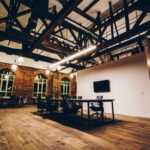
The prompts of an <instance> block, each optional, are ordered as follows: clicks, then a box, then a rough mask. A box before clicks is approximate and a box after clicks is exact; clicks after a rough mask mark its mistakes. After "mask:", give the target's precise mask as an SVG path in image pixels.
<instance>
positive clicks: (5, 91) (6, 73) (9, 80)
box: [0, 69, 14, 98]
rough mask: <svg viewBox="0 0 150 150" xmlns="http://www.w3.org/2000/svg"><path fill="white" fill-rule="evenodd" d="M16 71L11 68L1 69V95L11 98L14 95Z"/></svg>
mask: <svg viewBox="0 0 150 150" xmlns="http://www.w3.org/2000/svg"><path fill="white" fill-rule="evenodd" d="M13 84H14V73H13V72H11V71H10V70H9V69H2V70H0V97H3V98H9V97H10V96H11V95H12V91H13Z"/></svg>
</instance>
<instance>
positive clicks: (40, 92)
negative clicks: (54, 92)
mask: <svg viewBox="0 0 150 150" xmlns="http://www.w3.org/2000/svg"><path fill="white" fill-rule="evenodd" d="M40 75H41V76H42V78H39V77H38V76H40ZM36 77H38V79H36ZM40 79H42V81H40ZM35 80H38V81H37V82H35ZM44 80H45V81H44ZM35 83H37V90H36V92H35V91H34V86H35ZM40 84H41V90H39V86H40ZM44 84H45V85H46V88H45V92H43V88H44ZM47 88H48V79H47V78H46V77H45V76H44V75H42V74H38V75H36V76H35V77H34V83H33V98H37V97H38V95H41V98H46V95H47ZM35 94H36V96H35ZM43 94H44V95H45V96H43Z"/></svg>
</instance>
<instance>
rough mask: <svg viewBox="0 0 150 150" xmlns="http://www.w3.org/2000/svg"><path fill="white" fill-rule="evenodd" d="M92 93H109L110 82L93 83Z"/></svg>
mask: <svg viewBox="0 0 150 150" xmlns="http://www.w3.org/2000/svg"><path fill="white" fill-rule="evenodd" d="M93 86H94V92H95V93H103V92H110V81H109V80H102V81H95V82H93Z"/></svg>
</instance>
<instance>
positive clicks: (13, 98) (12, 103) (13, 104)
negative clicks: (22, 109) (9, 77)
mask: <svg viewBox="0 0 150 150" xmlns="http://www.w3.org/2000/svg"><path fill="white" fill-rule="evenodd" d="M8 105H9V106H8V107H16V105H17V98H16V96H15V95H11V97H10V100H9V102H8Z"/></svg>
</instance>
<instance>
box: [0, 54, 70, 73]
mask: <svg viewBox="0 0 150 150" xmlns="http://www.w3.org/2000/svg"><path fill="white" fill-rule="evenodd" d="M17 58H18V56H17V55H8V54H5V53H3V52H0V62H1V63H8V64H13V63H14V62H15V60H16V59H17ZM49 65H50V63H47V62H43V61H34V60H33V59H30V58H25V57H24V63H23V64H22V65H21V66H26V67H31V68H36V69H47V67H48V66H49ZM69 71H70V70H69V69H65V70H62V71H60V72H62V73H68V72H69Z"/></svg>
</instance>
